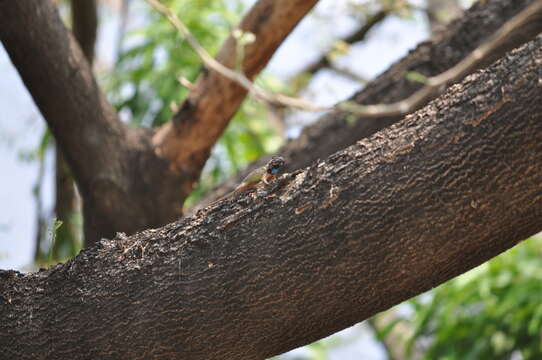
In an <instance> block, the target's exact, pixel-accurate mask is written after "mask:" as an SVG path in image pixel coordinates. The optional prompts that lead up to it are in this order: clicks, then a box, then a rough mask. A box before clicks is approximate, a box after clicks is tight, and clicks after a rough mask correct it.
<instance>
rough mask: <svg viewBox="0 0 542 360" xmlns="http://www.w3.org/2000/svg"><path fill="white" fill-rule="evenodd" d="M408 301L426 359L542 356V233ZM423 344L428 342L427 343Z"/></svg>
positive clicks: (414, 339)
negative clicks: (427, 293) (429, 294)
mask: <svg viewBox="0 0 542 360" xmlns="http://www.w3.org/2000/svg"><path fill="white" fill-rule="evenodd" d="M427 298H428V296H425V297H424V296H421V297H417V298H416V299H414V300H412V301H411V302H410V303H411V304H412V306H413V307H414V310H415V311H414V315H413V318H412V319H411V320H410V321H411V322H412V323H411V325H412V326H413V327H414V329H415V332H414V335H413V337H412V339H411V340H410V344H409V346H410V348H411V349H412V348H413V346H414V344H417V345H421V347H422V352H423V354H424V355H423V357H424V358H425V359H461V360H464V359H509V358H511V357H512V355H514V357H516V358H517V357H518V356H519V355H521V357H519V358H522V359H541V358H542V341H541V340H542V330H541V329H542V238H540V237H539V238H532V239H530V240H528V241H526V242H524V243H523V244H521V245H519V246H516V247H515V248H513V249H512V250H510V251H508V252H507V253H506V254H503V255H501V256H499V257H496V258H494V259H492V260H491V261H489V262H487V263H485V264H483V265H481V266H479V267H478V268H476V269H474V270H472V271H470V272H468V273H466V274H464V275H462V276H459V277H457V278H455V279H453V280H451V281H448V282H447V283H445V284H443V285H441V286H439V287H438V288H437V289H435V290H434V291H433V292H432V293H431V296H429V298H430V299H427ZM423 344H425V346H424V345H423Z"/></svg>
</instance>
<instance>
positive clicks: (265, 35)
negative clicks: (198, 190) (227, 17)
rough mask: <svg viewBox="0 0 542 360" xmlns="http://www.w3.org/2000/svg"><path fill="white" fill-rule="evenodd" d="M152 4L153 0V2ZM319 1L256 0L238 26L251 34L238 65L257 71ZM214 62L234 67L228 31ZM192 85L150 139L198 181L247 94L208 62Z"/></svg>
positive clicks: (251, 72) (245, 70)
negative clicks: (182, 101)
mask: <svg viewBox="0 0 542 360" xmlns="http://www.w3.org/2000/svg"><path fill="white" fill-rule="evenodd" d="M153 2H154V3H156V2H155V1H153ZM316 2H317V0H309V1H307V0H295V1H291V0H259V1H258V2H257V3H256V4H255V5H254V6H253V8H252V9H251V10H250V11H249V12H248V14H247V15H246V16H245V17H244V18H243V21H242V22H241V24H240V25H239V27H238V29H240V30H242V31H243V32H250V33H252V34H254V35H255V37H256V41H255V42H254V43H252V44H250V45H248V46H247V47H246V48H245V54H244V58H243V65H242V70H243V73H244V74H245V75H246V78H247V79H252V78H253V77H254V76H256V75H257V74H258V73H259V72H260V71H261V70H262V69H263V67H264V66H265V65H266V64H267V62H268V61H269V60H270V59H271V56H273V54H274V52H275V50H276V49H277V48H278V46H279V45H280V44H281V43H282V41H283V40H284V39H285V38H286V36H288V34H290V32H291V31H292V30H293V28H294V27H295V26H296V25H297V23H298V22H299V21H300V20H301V19H302V18H303V17H304V16H305V15H306V14H307V12H308V11H309V10H310V9H311V8H312V7H313V6H314V4H316ZM216 60H217V62H218V63H220V64H222V65H223V66H225V67H226V68H229V69H233V68H234V67H235V64H236V60H237V59H236V40H235V39H234V38H233V37H232V36H230V37H229V38H228V39H227V40H226V42H225V43H224V45H223V46H222V48H221V50H220V51H219V52H218V54H217V56H216ZM195 87H196V88H195V89H194V90H192V91H190V93H189V96H188V99H187V100H186V101H185V102H184V104H183V105H182V106H181V107H180V110H179V111H178V112H177V113H176V114H175V116H174V117H173V121H172V122H170V123H167V124H165V125H164V126H162V127H161V128H160V129H159V130H158V132H157V133H156V136H155V137H154V139H153V144H154V146H155V147H156V151H157V154H158V155H159V156H161V157H164V158H166V159H168V160H169V161H170V162H171V163H172V164H174V166H175V167H176V169H177V170H178V171H181V170H183V171H184V172H186V173H188V174H191V176H192V177H193V178H194V181H196V180H197V179H198V177H199V173H200V171H201V168H202V167H203V164H204V163H205V161H206V160H207V158H208V157H209V153H210V149H211V147H212V146H213V145H214V144H215V142H216V141H217V140H218V138H219V137H220V135H221V134H222V132H223V131H224V129H225V127H226V125H227V124H228V122H229V120H230V118H231V117H232V116H233V114H234V113H235V112H236V111H237V109H238V108H239V106H240V104H241V102H242V101H243V99H244V98H245V96H246V93H247V91H246V89H244V88H243V87H241V86H239V84H237V83H236V82H235V81H232V80H230V79H228V78H225V77H224V76H223V75H222V74H219V73H218V72H216V71H213V70H212V68H209V67H206V68H204V71H203V73H202V75H201V76H200V78H199V79H198V81H197V82H196V84H195Z"/></svg>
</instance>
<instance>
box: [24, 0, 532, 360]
mask: <svg viewBox="0 0 542 360" xmlns="http://www.w3.org/2000/svg"><path fill="white" fill-rule="evenodd" d="M164 3H165V4H167V6H169V7H170V8H171V9H173V10H174V11H175V12H176V13H177V14H178V16H179V17H180V18H181V19H182V20H183V21H184V22H185V24H187V26H188V27H189V29H190V31H191V32H192V33H193V34H194V35H195V36H196V38H197V39H198V40H199V42H200V43H201V44H202V45H203V46H204V47H205V48H206V49H207V50H208V51H209V52H210V53H211V54H214V53H216V51H217V50H218V49H219V47H220V45H221V44H222V42H223V41H224V39H225V38H226V36H227V35H228V34H229V32H230V30H231V29H232V28H233V27H234V26H235V25H236V24H237V23H238V22H239V20H240V17H241V14H242V13H243V12H244V10H246V7H247V4H246V1H242V0H166V1H164ZM375 3H376V4H377V5H378V6H377V7H376V10H375ZM418 3H419V2H418ZM449 3H450V2H448V5H449ZM68 5H69V4H67V3H66V2H62V3H61V6H64V7H66V6H68ZM417 7H419V6H418V5H413V4H412V3H410V2H407V1H399V0H397V1H392V0H382V1H380V2H379V1H376V0H375V1H371V2H363V1H361V2H359V1H351V2H348V7H347V9H348V11H349V12H350V13H351V16H352V17H353V18H355V19H358V20H360V21H362V22H366V21H368V19H369V18H370V13H371V12H373V13H376V12H377V11H379V10H380V9H383V8H387V9H391V10H393V12H394V13H395V15H398V16H402V17H409V18H410V17H412V11H413V9H416V8H417ZM391 10H390V12H392V11H391ZM66 13H67V11H66V9H64V11H63V14H66ZM445 15H446V14H445ZM65 17H67V16H66V15H65ZM130 17H131V23H132V26H131V27H130V29H129V30H128V31H126V32H124V31H122V32H121V34H120V41H119V45H118V49H117V52H118V53H117V56H116V57H115V59H116V60H115V63H114V65H113V67H112V68H111V69H110V70H108V71H106V72H103V71H102V72H100V73H99V80H100V83H101V85H102V86H103V87H104V89H105V90H106V92H107V95H108V97H109V99H110V101H111V102H112V103H113V104H114V106H115V107H116V108H117V110H118V111H119V113H120V114H121V117H122V119H123V121H126V122H128V123H130V124H133V125H134V126H145V127H156V126H159V125H161V124H163V123H165V122H167V121H169V120H170V119H171V116H172V114H173V113H174V109H175V107H176V106H178V105H180V104H181V103H182V101H183V100H184V99H185V97H186V95H187V89H186V88H185V87H183V86H180V84H179V81H178V78H179V77H184V78H186V79H188V80H189V81H191V82H194V81H195V80H196V78H197V76H198V74H199V72H200V70H201V62H200V61H199V59H198V57H197V56H196V55H195V53H194V52H193V51H192V50H191V49H190V48H189V47H188V44H187V43H186V41H183V39H182V38H181V37H180V35H179V34H178V32H177V31H176V30H175V29H174V28H173V27H172V26H171V25H170V24H169V23H168V22H167V20H166V19H164V18H163V17H162V16H160V15H158V14H157V13H156V12H154V11H151V9H150V7H149V6H148V5H147V4H146V3H145V2H142V1H141V2H134V3H133V4H132V7H131V9H130ZM350 45H351V44H348V43H345V42H343V41H342V40H341V39H337V40H336V42H335V44H334V45H333V46H332V47H331V49H330V51H329V53H328V54H327V57H328V58H329V59H331V60H333V59H335V58H338V57H342V56H344V55H346V54H348V53H349V51H350ZM331 65H332V64H330V66H331ZM312 75H313V74H307V73H303V72H302V73H300V74H296V76H294V77H292V78H291V79H290V82H289V83H288V85H286V84H285V83H284V82H283V81H282V80H279V79H278V78H276V77H274V76H272V75H270V74H266V73H264V74H262V75H261V76H259V78H258V79H257V82H258V83H259V84H260V85H262V86H263V87H265V88H267V89H270V90H273V91H281V92H286V93H298V92H299V91H301V90H302V89H303V88H304V87H305V86H306V83H307V82H308V81H310V78H311V76H312ZM275 110H276V109H270V108H268V107H266V106H265V105H262V104H260V103H257V102H255V101H253V100H251V99H247V100H246V101H245V102H244V103H243V106H242V108H241V109H240V111H238V113H237V114H236V115H235V117H234V119H233V120H232V122H231V123H230V125H229V126H228V128H227V130H226V132H225V133H224V135H223V136H222V138H221V139H220V141H219V143H218V144H217V145H216V147H215V149H214V151H213V153H212V156H211V158H210V159H209V161H208V163H207V165H206V166H205V169H204V173H203V175H202V178H201V181H200V183H199V186H198V188H197V189H196V191H194V193H193V195H192V196H191V197H190V198H189V200H188V201H187V206H190V205H191V204H193V203H194V202H195V201H197V200H198V199H199V198H200V197H201V196H202V195H203V194H204V193H205V192H206V191H208V190H209V189H211V188H212V187H214V186H216V184H218V183H219V182H221V181H222V180H224V179H225V178H227V177H229V176H231V175H232V174H233V173H235V172H236V171H238V170H239V169H241V168H242V167H244V166H245V165H247V164H248V163H249V162H252V161H254V160H256V159H257V158H259V157H260V156H262V155H263V154H266V153H271V152H274V151H276V149H278V147H279V146H280V145H281V144H282V143H283V141H284V139H285V133H286V131H287V125H288V124H287V123H285V121H284V114H279V115H278V116H277V112H276V111H275ZM52 143H53V142H52V139H51V134H50V133H49V131H46V132H45V133H44V135H43V139H42V141H41V143H40V145H39V147H38V149H36V150H35V151H34V152H28V153H25V154H22V156H21V159H22V160H25V161H37V162H38V163H39V164H40V165H39V166H40V169H41V170H40V171H39V173H42V172H43V164H44V158H45V154H46V151H47V148H48V147H50V146H51V145H52ZM42 185H43V184H42V182H40V181H38V184H37V185H36V187H35V189H34V193H35V197H36V202H37V203H38V213H39V214H40V215H39V216H38V219H37V222H38V229H39V230H38V232H39V234H37V235H36V238H37V245H36V256H35V257H36V261H37V263H39V264H41V265H46V264H50V263H56V262H58V261H63V260H65V259H67V258H69V257H72V256H74V255H76V254H77V253H78V252H79V250H80V247H81V244H80V243H76V242H66V243H60V244H58V243H57V244H55V239H57V236H56V234H57V232H58V231H60V230H59V229H62V224H61V223H60V222H58V221H57V220H56V219H55V218H54V216H47V215H46V214H45V211H44V210H43V209H42V206H41V205H40V193H41V192H42V191H43V189H42ZM74 216H76V217H78V218H79V220H78V221H79V223H80V222H81V220H80V214H79V213H78V214H74ZM40 239H44V240H40ZM541 245H542V239H541V238H532V239H530V240H528V241H526V242H524V243H523V244H521V245H519V246H517V247H515V248H514V249H512V250H510V251H508V252H507V253H506V254H503V255H501V256H499V257H497V258H495V259H493V260H491V261H489V262H487V263H485V264H483V265H482V266H480V267H478V268H476V269H474V270H472V271H470V272H468V273H466V274H463V275H462V276H459V277H457V278H455V279H453V280H451V281H449V282H447V283H445V284H443V285H441V286H439V287H438V288H436V289H434V290H432V291H429V292H428V293H426V294H423V295H421V296H418V297H417V298H415V299H412V300H411V301H409V302H407V303H404V304H401V305H399V306H397V307H396V308H394V309H391V310H389V311H387V312H385V313H383V314H379V315H377V316H376V317H374V318H373V319H372V320H371V321H369V322H366V323H365V325H364V327H363V331H364V332H366V333H371V334H373V335H374V337H373V339H374V341H376V342H377V344H379V346H380V348H381V352H382V353H384V354H385V355H384V356H385V357H387V358H389V359H397V360H398V359H450V360H452V359H458V360H459V359H461V360H463V359H514V360H519V359H542V331H541V328H542V326H541V325H542V250H541V249H542V246H541ZM355 336H357V337H359V334H357V333H356V335H355ZM344 338H345V336H344V335H341V334H338V335H336V336H334V337H331V338H328V339H324V340H321V341H319V342H316V343H314V344H312V345H309V346H308V347H306V348H305V349H304V350H302V351H294V352H292V353H289V354H286V355H282V356H280V357H279V358H281V359H294V358H295V359H312V360H324V359H343V358H345V357H344V355H341V354H342V353H341V347H344V346H345V344H346V343H348V344H350V346H351V344H352V342H354V343H356V342H355V341H353V340H352V339H351V338H349V340H348V341H345V340H344ZM357 346H362V344H361V343H360V342H358V343H357ZM351 358H355V357H351Z"/></svg>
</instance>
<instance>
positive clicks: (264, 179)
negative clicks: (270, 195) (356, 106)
mask: <svg viewBox="0 0 542 360" xmlns="http://www.w3.org/2000/svg"><path fill="white" fill-rule="evenodd" d="M285 164H286V162H285V161H284V159H283V158H282V157H281V156H273V157H272V158H271V160H269V162H268V163H267V164H265V165H264V166H262V167H259V168H257V169H255V170H252V171H251V172H250V173H249V174H248V175H247V176H246V177H245V178H244V179H243V181H241V183H240V184H239V185H238V186H237V187H236V188H235V190H233V191H232V192H230V193H229V194H226V195H224V196H223V197H222V198H220V199H218V200H217V201H215V202H212V203H211V205H212V204H216V203H217V202H219V201H223V200H225V199H229V198H231V197H233V196H236V195H238V194H241V193H243V192H245V191H247V190H251V189H256V188H258V187H260V186H262V183H263V184H265V185H267V184H269V183H270V182H272V181H274V180H275V179H276V177H277V174H278V172H279V171H280V170H281V169H282V168H283V167H284V165H285Z"/></svg>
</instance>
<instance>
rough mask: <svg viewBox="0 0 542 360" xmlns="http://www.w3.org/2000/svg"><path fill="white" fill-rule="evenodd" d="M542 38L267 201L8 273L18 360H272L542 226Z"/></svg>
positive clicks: (272, 190) (0, 297) (6, 297)
mask: <svg viewBox="0 0 542 360" xmlns="http://www.w3.org/2000/svg"><path fill="white" fill-rule="evenodd" d="M541 64H542V37H538V38H537V39H536V40H534V41H532V42H530V43H528V44H526V45H525V46H523V47H522V48H521V49H520V50H515V51H513V52H512V53H509V54H508V55H507V56H506V57H504V58H503V59H502V60H501V61H499V62H498V63H496V64H494V65H493V66H491V67H490V68H488V69H487V70H483V71H480V72H478V73H476V74H474V75H471V76H469V77H467V79H465V80H464V81H463V82H462V83H461V84H458V85H454V86H452V87H451V88H450V89H449V90H448V91H447V92H446V93H445V94H444V95H443V96H442V97H440V98H438V99H437V100H435V101H433V102H431V103H430V104H429V105H428V106H426V107H425V108H423V109H421V110H420V111H418V112H416V113H415V114H412V115H410V116H408V117H406V118H405V119H404V120H403V121H401V122H400V123H398V124H396V125H394V126H392V127H390V128H387V129H385V130H383V131H381V132H379V133H378V134H375V135H374V136H372V137H371V138H370V139H365V140H363V141H360V142H358V143H357V144H355V145H353V146H351V147H349V148H347V149H345V150H343V151H340V152H338V153H336V154H333V155H332V156H330V157H329V158H327V159H326V160H325V161H323V162H320V163H314V164H313V166H311V167H310V168H307V169H305V170H299V171H297V172H295V173H293V174H289V175H285V176H283V177H281V178H280V179H279V180H278V181H276V182H274V183H271V184H270V185H269V186H267V187H266V188H263V189H260V190H259V192H258V193H257V194H256V195H255V196H250V195H248V194H243V195H240V197H238V198H235V199H227V200H224V201H221V202H218V203H217V204H214V205H212V206H209V207H208V208H206V209H204V210H201V211H200V212H198V213H197V214H196V216H194V217H190V218H185V219H183V220H181V221H179V222H176V223H173V224H170V225H168V226H166V227H164V228H161V229H157V230H147V231H144V232H142V233H139V234H136V235H134V236H132V237H126V236H123V235H122V234H120V235H119V236H118V237H117V238H116V239H114V240H106V239H104V240H102V241H101V242H99V243H98V245H97V246H96V247H91V248H88V249H85V250H83V251H82V252H81V254H80V255H79V256H77V257H76V258H74V259H72V260H70V261H69V262H67V263H66V264H63V265H58V266H55V267H53V268H51V269H49V270H44V271H40V272H38V273H34V274H25V275H23V274H19V273H16V272H10V271H4V272H0V304H1V305H0V318H2V322H0V334H2V336H0V347H1V348H2V349H3V353H4V354H6V356H7V357H9V358H17V359H25V358H32V359H36V358H44V359H45V358H47V359H61V358H69V359H86V358H92V359H96V358H100V359H119V358H125V359H148V358H168V359H171V358H177V359H263V358H267V357H269V356H273V355H276V354H279V353H282V352H285V351H287V350H290V349H292V348H295V347H298V346H301V345H303V344H307V343H310V342H312V341H315V340H317V339H319V338H322V337H324V336H327V335H329V334H331V333H334V332H336V331H338V330H340V329H343V328H346V327H348V326H351V325H352V324H355V323H357V322H359V321H362V320H364V319H366V318H368V317H370V316H371V315H373V314H375V313H377V312H379V311H382V310H384V309H387V308H389V307H390V306H393V305H395V304H397V303H399V302H401V301H403V300H406V299H408V298H410V297H412V296H414V295H417V294H419V293H421V292H424V291H426V290H428V289H430V288H432V287H434V286H436V285H438V284H440V283H442V282H444V281H446V280H448V279H450V278H452V277H454V276H456V275H458V274H461V273H463V272H465V271H467V270H468V269H471V268H473V267H475V266H477V265H479V264H481V263H483V262H484V261H486V260H488V259H490V258H491V257H494V256H496V255H497V254H499V253H501V252H502V251H504V250H506V249H508V248H510V247H512V246H514V245H515V244H516V243H517V242H519V241H520V240H522V239H525V238H527V237H528V236H530V235H533V234H535V233H537V232H539V231H541V230H542V190H541V188H540V184H541V183H542V142H540V136H541V135H542V101H541V99H542V86H541V85H540V79H541V78H542V66H541Z"/></svg>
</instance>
